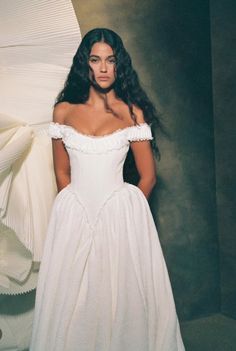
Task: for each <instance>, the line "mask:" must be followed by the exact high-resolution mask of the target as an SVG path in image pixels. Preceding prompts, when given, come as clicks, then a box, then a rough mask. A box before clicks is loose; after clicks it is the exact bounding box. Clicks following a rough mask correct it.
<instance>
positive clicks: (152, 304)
mask: <svg viewBox="0 0 236 351" xmlns="http://www.w3.org/2000/svg"><path fill="white" fill-rule="evenodd" d="M49 134H50V135H51V137H53V138H62V140H63V142H64V144H65V146H66V148H67V151H68V153H69V157H70V163H71V183H70V184H69V185H67V186H66V187H65V188H64V189H63V190H61V191H60V192H59V193H58V195H57V196H56V199H55V201H54V203H53V207H52V212H51V217H50V221H49V226H48V231H47V237H46V242H45V247H44V254H43V258H42V263H41V268H40V272H39V281H38V287H37V295H36V307H35V315H34V323H33V333H32V340H31V347H30V350H31V351H43V350H50V351H75V350H79V351H121V350H122V351H130V350H135V351H183V350H184V345H183V342H182V338H181V333H180V328H179V322H178V317H177V315H176V309H175V303H174V298H173V294H172V289H171V284H170V280H169V276H168V271H167V267H166V264H165V260H164V257H163V253H162V249H161V245H160V242H159V238H158V233H157V230H156V227H155V223H154V220H153V217H152V214H151V210H150V207H149V204H148V202H147V200H146V198H145V196H144V194H143V193H142V191H141V190H140V189H139V188H138V187H137V186H134V185H132V184H129V183H126V182H124V180H123V174H122V172H123V164H124V161H125V158H126V155H127V152H128V149H129V146H130V142H131V141H138V140H139V141H141V140H151V139H152V134H151V129H150V126H149V125H148V124H146V123H142V124H141V125H140V126H133V127H128V128H125V129H120V130H118V131H116V132H114V133H111V134H108V135H105V136H103V137H96V136H95V137H93V136H90V135H84V134H82V133H80V132H79V131H76V130H75V129H74V128H72V127H68V126H65V125H59V124H58V123H53V122H52V123H51V125H50V127H49ZM95 146H96V147H95Z"/></svg>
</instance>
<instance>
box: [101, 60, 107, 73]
mask: <svg viewBox="0 0 236 351" xmlns="http://www.w3.org/2000/svg"><path fill="white" fill-rule="evenodd" d="M100 71H101V72H106V71H107V64H106V61H104V62H103V61H101V66H100Z"/></svg>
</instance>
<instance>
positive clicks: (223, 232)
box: [211, 0, 236, 318]
mask: <svg viewBox="0 0 236 351" xmlns="http://www.w3.org/2000/svg"><path fill="white" fill-rule="evenodd" d="M211 33H212V62H213V91H214V98H213V101H214V116H215V152H216V180H217V182H216V184H217V208H218V228H219V238H220V263H221V265H220V268H221V294H222V304H221V311H222V312H223V313H225V314H227V315H229V316H231V317H233V318H236V238H235V236H236V222H235V216H236V205H235V199H236V185H235V179H236V157H235V152H236V122H235V111H236V98H235V82H236V59H235V58H236V45H235V36H236V2H235V0H226V1H223V0H214V1H211Z"/></svg>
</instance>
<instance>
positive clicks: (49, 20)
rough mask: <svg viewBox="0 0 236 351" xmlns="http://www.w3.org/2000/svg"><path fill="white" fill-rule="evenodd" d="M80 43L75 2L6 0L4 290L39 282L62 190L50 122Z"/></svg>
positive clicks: (1, 202) (1, 109)
mask: <svg viewBox="0 0 236 351" xmlns="http://www.w3.org/2000/svg"><path fill="white" fill-rule="evenodd" d="M80 41H81V33H80V28H79V24H78V21H77V18H76V15H75V12H74V9H73V5H72V2H71V0H57V1H55V0H53V1H47V0H37V1H36V0H35V1H32V0H1V1H0V223H1V224H0V248H1V249H0V293H1V294H8V295H13V294H21V293H25V292H29V291H30V290H32V289H34V288H35V287H36V284H37V269H36V268H37V265H38V263H39V261H40V260H41V254H42V248H43V244H44V238H45V234H46V229H47V224H48V220H49V214H50V210H51V206H52V202H53V199H54V198H55V195H56V183H55V176H54V172H53V164H52V150H51V140H50V138H49V137H48V135H47V134H46V128H47V126H48V124H49V121H50V120H51V117H52V107H53V103H54V100H55V97H56V95H57V94H58V92H59V91H60V89H61V88H62V87H63V83H64V81H65V78H66V76H67V74H68V69H69V67H70V66H71V64H72V58H73V55H74V53H75V51H76V50H77V48H78V45H79V43H80ZM0 321H1V314H0ZM3 337H4V336H3ZM6 344H7V341H6ZM10 345H11V344H10V341H9V347H10ZM0 350H1V345H0Z"/></svg>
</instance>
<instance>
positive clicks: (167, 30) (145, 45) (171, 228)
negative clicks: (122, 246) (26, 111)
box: [73, 0, 220, 320]
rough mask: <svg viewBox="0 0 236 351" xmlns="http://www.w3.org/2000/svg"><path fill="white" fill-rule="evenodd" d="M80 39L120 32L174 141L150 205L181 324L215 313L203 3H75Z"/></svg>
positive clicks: (162, 143) (165, 152) (168, 143)
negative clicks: (97, 31) (95, 31)
mask: <svg viewBox="0 0 236 351" xmlns="http://www.w3.org/2000/svg"><path fill="white" fill-rule="evenodd" d="M73 5H74V8H75V10H76V12H77V14H78V19H79V23H80V27H81V32H82V35H83V34H85V32H87V31H88V30H90V29H92V28H94V27H108V28H111V29H113V30H115V31H117V32H118V33H119V34H120V35H121V37H122V38H123V40H124V43H125V46H126V47H127V48H128V51H129V52H130V53H131V56H132V58H133V64H134V66H135V68H136V69H137V71H138V72H139V75H140V78H141V81H142V82H143V85H144V87H145V88H146V89H147V91H148V93H149V95H150V97H151V98H152V99H153V101H154V102H155V103H156V104H157V106H158V108H159V110H160V111H161V112H162V113H163V114H164V121H165V123H166V126H167V127H168V129H169V132H170V133H171V139H165V138H163V137H162V136H159V147H160V150H161V153H162V159H161V162H159V163H158V184H157V186H156V189H155V190H154V192H153V196H152V198H151V201H150V204H151V207H152V210H153V214H154V218H155V221H156V223H157V227H158V232H159V237H160V240H161V243H162V247H163V251H164V255H165V257H166V262H167V266H168V269H169V273H170V278H171V282H172V286H173V292H174V296H175V301H176V308H177V312H178V314H179V317H180V319H182V320H186V319H192V318H196V317H199V316H202V315H207V314H209V313H213V312H215V311H218V310H219V302H220V294H219V267H218V237H217V226H216V198H215V165H214V131H213V110H212V86H211V52H210V48H211V45H210V21H209V8H208V1H205V0H199V1H189V0H181V1H178V2H173V1H166V0H147V1H141V0H136V1H135V0H129V1H128V0H119V1H118V0H113V1H112V2H110V1H109V0H103V1H97V0H91V1H89V2H83V1H79V0H74V1H73Z"/></svg>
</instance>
